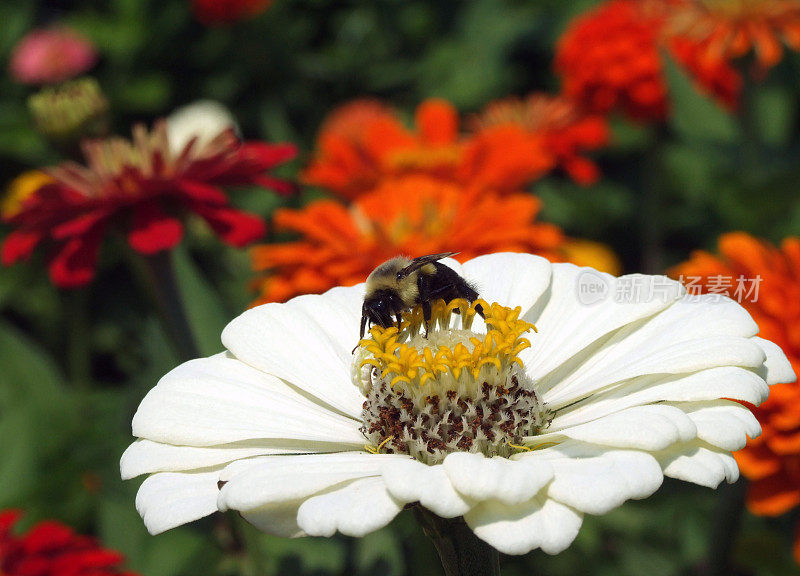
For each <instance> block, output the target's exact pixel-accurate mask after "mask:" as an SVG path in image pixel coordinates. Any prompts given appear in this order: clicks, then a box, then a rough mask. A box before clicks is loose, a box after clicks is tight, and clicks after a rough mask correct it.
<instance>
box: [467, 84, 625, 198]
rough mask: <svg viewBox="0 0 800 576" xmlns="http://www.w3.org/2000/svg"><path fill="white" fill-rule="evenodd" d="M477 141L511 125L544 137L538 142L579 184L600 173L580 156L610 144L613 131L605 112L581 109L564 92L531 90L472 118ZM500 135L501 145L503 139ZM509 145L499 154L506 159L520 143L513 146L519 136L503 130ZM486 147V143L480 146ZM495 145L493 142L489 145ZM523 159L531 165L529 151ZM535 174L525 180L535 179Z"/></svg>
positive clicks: (499, 102) (535, 135)
mask: <svg viewBox="0 0 800 576" xmlns="http://www.w3.org/2000/svg"><path fill="white" fill-rule="evenodd" d="M473 127H474V129H475V132H476V134H475V136H473V140H474V141H481V140H482V139H484V138H492V133H493V132H494V133H497V132H500V131H503V129H504V127H505V128H511V129H512V130H516V131H518V132H521V133H522V137H523V138H524V137H525V136H527V137H528V138H543V142H541V141H537V146H543V147H544V148H545V149H546V150H547V151H548V152H550V154H552V156H553V158H554V160H555V163H556V165H557V166H558V167H560V168H561V169H562V170H564V172H566V173H567V174H568V175H569V176H570V177H571V178H572V179H573V180H575V181H576V182H578V183H579V184H593V183H594V182H596V181H597V179H598V178H599V177H600V171H599V169H598V168H597V166H596V165H595V164H594V162H592V161H591V160H589V159H588V158H585V157H583V156H581V155H580V154H581V152H585V151H588V150H596V149H598V148H601V147H603V146H605V145H607V144H608V141H609V137H610V131H609V128H608V122H607V121H606V119H605V118H604V117H603V116H600V115H596V114H587V113H585V112H582V111H581V110H580V109H579V108H578V107H577V106H576V105H575V104H574V103H573V102H572V101H571V100H569V99H567V98H564V97H561V96H549V95H547V94H531V95H529V96H528V97H526V98H525V99H520V98H507V99H505V100H499V101H496V102H493V103H491V104H489V106H487V107H486V109H485V110H484V111H483V112H482V113H481V114H480V115H479V116H477V117H476V118H474V119H473ZM496 139H497V141H498V142H497V145H495V146H494V148H495V149H498V148H499V147H500V146H502V139H499V138H496ZM504 139H505V140H506V145H505V146H502V153H501V154H498V155H499V156H502V157H504V158H506V159H508V158H511V157H513V156H514V154H515V150H517V151H518V150H519V147H517V146H514V143H515V142H514V141H515V140H517V139H519V136H518V138H517V139H514V138H511V137H509V133H508V132H505V133H504ZM479 148H483V147H479ZM489 148H492V146H489ZM521 161H522V162H521V163H525V164H527V166H528V167H530V166H531V162H530V155H528V156H527V157H526V158H523V159H521ZM532 176H534V175H533V174H529V175H526V178H525V180H530V179H533V178H531V177H532Z"/></svg>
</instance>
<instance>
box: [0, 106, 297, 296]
mask: <svg viewBox="0 0 800 576" xmlns="http://www.w3.org/2000/svg"><path fill="white" fill-rule="evenodd" d="M83 149H84V155H85V157H86V161H87V166H82V165H79V164H76V163H74V162H68V163H65V164H62V165H60V166H57V167H54V168H50V169H47V170H45V172H47V173H48V174H50V175H51V176H52V177H53V178H54V179H55V182H53V183H50V184H46V185H44V186H42V187H41V188H39V189H38V190H37V191H36V192H35V193H34V194H32V195H31V196H29V197H28V198H26V199H25V201H24V203H23V205H22V207H21V209H20V211H19V212H18V213H17V214H14V215H11V216H8V217H5V221H6V222H8V223H9V224H11V225H12V226H13V227H14V228H15V230H14V231H13V232H12V233H11V234H10V235H9V236H8V237H7V238H6V239H5V241H4V242H3V245H2V248H0V258H1V259H2V263H3V264H4V265H6V266H9V265H11V264H14V263H15V262H17V261H18V260H22V259H26V258H28V257H29V256H30V255H31V254H32V252H33V250H34V248H36V246H37V245H38V244H40V243H42V242H46V243H48V244H49V245H50V246H51V248H52V252H51V254H50V260H49V269H50V277H51V279H52V281H53V283H54V284H56V285H58V286H61V287H65V288H69V287H77V286H81V285H84V284H86V283H88V282H89V281H91V279H92V278H93V277H94V271H95V266H96V260H97V253H98V249H99V246H100V242H101V240H102V239H103V236H104V235H105V233H106V232H107V231H108V230H109V229H112V228H118V229H122V230H123V231H124V232H125V233H126V234H127V237H128V243H129V244H130V246H131V247H132V248H133V249H135V250H136V251H138V252H141V253H143V254H153V253H155V252H159V251H161V250H167V249H169V248H172V247H173V246H175V245H176V244H177V243H178V242H180V240H181V238H182V236H183V224H182V222H181V218H180V217H181V216H183V215H185V214H187V213H193V214H197V215H199V216H200V217H201V218H203V219H204V220H205V221H206V222H207V223H208V225H209V226H210V227H211V229H212V230H213V231H214V232H215V233H216V234H217V235H218V236H219V237H220V238H221V239H222V241H223V242H226V243H228V244H231V245H233V246H244V245H246V244H248V243H250V242H252V241H254V240H257V239H258V238H260V237H261V236H263V234H264V231H265V227H264V223H263V221H262V220H261V219H260V218H259V217H258V216H255V215H253V214H248V213H246V212H241V211H239V210H236V209H234V208H232V207H230V206H229V205H228V197H227V195H226V194H225V193H224V191H223V190H222V188H221V187H222V186H237V185H247V184H250V185H253V184H255V185H261V186H265V187H267V188H271V189H272V190H275V191H277V192H281V193H287V192H290V191H291V190H292V186H291V185H290V184H289V183H288V182H285V181H282V180H278V179H275V178H273V177H270V176H267V175H264V174H263V172H264V171H266V170H269V169H270V168H273V167H274V166H276V165H278V164H280V163H282V162H285V161H287V160H289V159H291V158H292V157H294V155H295V154H296V150H295V148H294V146H292V145H269V144H265V143H261V142H241V141H240V140H239V139H238V138H237V137H236V136H235V135H234V133H233V131H232V130H225V131H223V132H221V133H220V134H219V135H218V136H217V137H216V138H214V139H212V140H211V141H210V142H208V143H207V144H204V145H197V139H194V140H192V141H191V142H189V143H188V144H187V145H186V146H185V147H184V148H183V149H182V150H181V151H180V152H179V153H171V152H170V147H169V137H168V133H167V129H166V126H165V123H164V122H163V121H162V122H158V123H157V124H156V125H155V127H154V129H153V130H152V131H151V132H149V133H148V131H147V130H146V129H145V128H144V126H136V127H135V128H134V130H133V141H132V142H131V141H128V140H124V139H122V138H110V139H107V140H96V141H88V142H86V143H84V146H83Z"/></svg>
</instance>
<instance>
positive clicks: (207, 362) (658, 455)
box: [121, 254, 794, 554]
mask: <svg viewBox="0 0 800 576" xmlns="http://www.w3.org/2000/svg"><path fill="white" fill-rule="evenodd" d="M446 262H447V263H448V265H450V266H451V267H453V268H454V269H455V270H456V271H457V272H459V273H460V274H462V275H463V276H464V277H465V278H467V279H468V280H470V281H472V282H474V283H475V285H476V286H477V287H478V289H479V292H480V294H481V297H482V299H483V300H485V301H486V302H488V303H498V304H500V305H501V306H506V307H511V308H514V307H520V310H519V312H520V314H519V318H521V319H522V320H524V321H527V322H532V323H534V324H535V325H536V329H537V330H538V332H537V333H534V332H533V331H529V332H525V330H526V329H527V326H526V325H525V324H524V323H521V322H520V321H518V320H516V319H515V314H514V312H513V311H509V310H506V309H503V308H502V307H500V306H493V307H487V306H485V307H484V309H485V310H486V312H487V323H489V324H491V326H490V328H491V329H492V332H493V336H490V337H486V324H485V323H484V322H483V321H482V320H481V319H480V318H478V317H474V314H473V313H470V312H469V310H467V309H462V310H461V313H460V314H458V315H453V317H452V320H451V321H450V323H449V324H448V327H446V328H442V326H441V323H439V324H437V325H436V326H432V327H431V334H430V335H429V338H428V339H427V340H426V339H424V338H421V337H420V336H418V335H417V336H414V333H413V331H414V330H418V329H419V326H418V325H417V326H416V328H414V327H413V326H412V324H413V322H411V323H409V324H408V325H406V324H405V323H404V327H403V332H404V333H403V334H401V335H399V338H400V340H401V341H403V340H404V341H405V343H406V344H410V345H412V346H416V347H417V350H418V351H419V355H418V357H416V359H415V357H414V353H413V351H412V350H411V348H410V347H409V346H400V347H398V346H397V345H396V344H392V343H391V342H390V343H388V344H387V342H386V339H387V338H389V339H390V338H391V331H392V330H393V329H389V330H381V329H378V330H375V331H373V333H372V336H373V338H377V339H378V340H380V339H381V338H383V339H384V340H383V341H382V343H381V342H376V341H372V342H371V343H369V344H368V345H366V346H365V345H362V346H361V347H360V348H359V350H358V352H356V354H355V355H353V354H351V350H352V349H353V345H354V344H355V343H356V340H357V334H358V326H359V319H360V311H361V304H362V300H363V296H364V286H363V285H359V286H355V287H352V288H334V289H332V290H330V291H328V292H326V293H325V294H322V295H308V296H300V297H298V298H295V299H293V300H291V301H289V302H287V303H285V304H266V305H264V306H260V307H257V308H254V309H251V310H248V311H247V312H245V313H244V314H242V315H241V316H240V317H239V318H237V319H236V320H234V321H233V322H231V324H230V325H228V327H227V328H226V329H225V331H224V332H223V334H222V342H223V344H224V345H225V347H226V348H227V351H226V352H224V353H222V354H219V355H217V356H214V357H211V358H205V359H200V360H194V361H191V362H187V363H185V364H183V365H181V366H179V367H178V368H176V369H175V370H173V371H172V372H170V373H169V374H167V375H166V376H165V377H164V378H162V379H161V381H160V382H159V383H158V385H157V386H156V387H155V388H153V390H151V391H150V393H149V394H148V395H147V397H146V398H145V399H144V400H143V401H142V404H141V406H140V407H139V410H138V412H137V413H136V416H135V417H134V420H133V433H134V435H136V436H138V437H139V440H137V441H136V442H134V443H133V444H132V445H131V446H130V448H128V450H127V451H126V452H125V454H124V455H123V457H122V463H121V468H122V476H123V477H124V478H132V477H134V476H137V475H140V474H150V476H149V477H148V478H147V479H146V480H145V481H144V483H143V484H142V486H141V489H140V490H139V493H138V496H137V499H136V506H137V509H138V510H139V512H140V514H141V515H142V517H143V518H144V522H145V524H146V525H147V527H148V529H149V530H150V531H151V532H153V533H157V532H161V531H164V530H167V529H169V528H172V527H174V526H178V525H180V524H183V523H186V522H189V521H191V520H195V519H198V518H201V517H203V516H206V515H208V514H211V513H212V512H214V511H216V510H227V509H233V510H238V511H239V512H240V513H241V514H242V516H244V518H246V519H247V520H248V521H250V522H252V523H253V524H254V525H256V526H257V527H258V528H260V529H262V530H264V531H266V532H269V533H272V534H277V535H282V536H301V535H315V536H330V535H332V534H334V533H335V532H336V531H337V530H338V531H340V532H342V533H344V534H348V535H351V536H363V535H364V534H367V533H368V532H371V531H373V530H377V529H379V528H381V527H383V526H385V525H386V524H388V523H389V522H390V521H391V520H392V518H394V516H395V515H396V514H397V513H398V512H400V510H402V509H403V506H404V505H406V504H409V503H415V502H419V503H420V504H421V505H422V506H424V507H425V508H427V509H429V510H430V511H432V512H433V513H435V514H437V515H438V516H440V517H443V518H454V517H458V516H463V517H464V519H465V521H466V523H467V524H468V525H469V526H470V527H471V528H472V530H473V531H474V532H475V534H476V535H477V536H478V537H479V538H481V539H483V540H484V541H486V542H488V543H489V544H491V545H492V546H493V547H494V548H496V549H498V550H500V551H502V552H505V553H508V554H522V553H526V552H528V551H529V550H531V549H533V548H541V549H542V550H544V551H545V552H549V553H557V552H559V551H561V550H564V549H565V548H566V547H567V546H569V544H570V543H571V542H572V541H573V539H574V538H575V537H576V535H577V533H578V529H579V528H580V526H581V522H582V520H583V515H584V514H604V513H606V512H608V511H609V510H611V509H612V508H615V507H617V506H619V505H620V504H622V503H623V502H625V501H626V500H628V499H631V498H644V497H647V496H649V495H650V494H652V493H653V492H654V491H655V490H656V489H657V488H658V487H659V486H660V485H661V483H662V480H663V477H664V476H669V477H672V478H678V479H681V480H686V481H689V482H694V483H696V484H701V485H703V486H710V487H715V486H717V485H718V484H719V483H720V482H721V481H723V480H727V481H728V482H733V481H735V480H736V479H737V477H738V469H737V466H736V462H735V461H734V459H733V458H732V456H731V454H730V452H731V451H733V450H738V449H740V448H742V447H743V446H744V445H745V442H746V436H750V437H751V438H752V437H755V436H757V435H758V434H759V433H760V427H759V424H758V422H757V421H756V419H755V418H754V417H753V415H752V414H751V413H750V412H749V411H748V410H747V408H745V407H744V406H743V405H741V404H739V403H737V402H735V401H734V400H740V401H746V402H750V403H752V404H760V403H761V402H762V401H763V400H764V399H765V398H766V397H767V394H768V387H767V384H772V383H776V382H787V381H791V380H793V379H794V374H793V372H792V370H791V367H790V365H789V363H788V361H787V360H786V358H785V356H784V355H783V353H782V352H781V350H780V349H779V348H778V347H777V346H776V345H775V344H773V343H771V342H769V341H766V340H763V339H761V338H758V337H756V333H757V331H758V328H757V326H756V324H755V323H754V322H753V320H752V319H751V317H750V316H749V315H748V313H747V312H746V311H745V310H744V309H743V308H742V307H740V306H739V305H738V304H736V303H735V302H733V301H731V300H728V299H724V298H723V299H717V300H715V299H714V297H713V296H693V297H688V296H685V294H684V290H683V288H682V286H681V285H680V284H679V283H677V282H675V281H672V280H669V279H667V278H665V277H661V276H642V275H631V276H624V277H621V278H614V277H612V276H609V275H607V274H601V273H599V272H595V271H593V270H591V269H589V268H578V267H576V266H574V265H571V264H551V263H549V262H548V261H546V260H544V259H542V258H539V257H536V256H531V255H527V254H494V255H489V256H482V257H479V258H475V259H474V260H471V261H469V262H467V263H465V264H464V265H463V266H462V265H459V264H458V263H457V262H455V261H452V260H448V261H446ZM587 286H588V288H587ZM592 286H593V287H594V291H593V290H592ZM629 289H634V290H635V293H633V292H630V290H629ZM598 290H599V291H598ZM598 294H599V296H598ZM626 294H627V295H629V296H630V295H633V297H632V298H627V299H626V298H623V296H625V295H626ZM603 296H605V297H603ZM439 317H441V311H440V314H439ZM470 322H472V324H471V326H470ZM409 330H411V332H412V333H411V334H408V333H406V332H408V331H409ZM523 336H524V338H523ZM397 338H398V336H395V339H397ZM526 339H527V340H529V341H530V343H531V344H532V346H531V347H530V348H527V349H524V348H525V344H526V343H525V340H526ZM437 346H438V347H441V346H447V347H448V349H447V351H446V352H443V350H444V348H438V349H437ZM459 346H461V348H459ZM424 348H431V349H432V350H431V353H426V352H424ZM393 350H394V351H395V353H396V354H400V355H401V356H403V355H405V356H403V357H402V358H399V359H397V361H396V362H394V363H393V364H392V360H391V358H390V357H389V356H386V354H390V353H392V351H393ZM459 354H460V356H459ZM365 361H366V362H365ZM382 362H383V363H382ZM390 364H391V365H390ZM435 366H438V368H436V367H435ZM476 366H477V369H474V368H475V367H476ZM459 367H463V368H462V369H459ZM454 372H458V374H455V373H454ZM426 373H427V374H432V375H433V376H434V377H430V376H424V375H425V374H426ZM476 374H477V379H476V377H475V376H476ZM723 398H725V399H723ZM365 444H366V445H367V446H366V447H365ZM387 452H392V453H387ZM403 452H406V453H403ZM407 453H411V454H413V455H414V456H416V458H417V459H415V458H412V457H410V456H409V455H408V454H407Z"/></svg>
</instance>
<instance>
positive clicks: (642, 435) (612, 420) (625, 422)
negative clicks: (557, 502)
mask: <svg viewBox="0 0 800 576" xmlns="http://www.w3.org/2000/svg"><path fill="white" fill-rule="evenodd" d="M696 434H697V428H696V427H695V425H694V423H693V422H692V421H691V420H690V419H689V417H688V416H687V415H686V414H685V413H684V412H683V411H682V410H680V409H679V408H675V407H674V406H667V405H664V404H654V405H647V406H635V407H633V408H628V409H627V410H621V411H619V412H615V413H613V414H610V415H608V416H605V417H603V418H598V419H596V420H592V421H591V422H586V423H584V424H579V425H577V426H572V427H569V428H565V429H563V430H559V431H557V432H552V433H545V434H540V435H537V436H529V437H527V438H526V439H525V440H526V441H527V442H529V443H537V444H538V443H543V442H549V441H553V440H556V441H557V440H558V438H559V437H561V436H565V437H567V438H572V439H574V440H580V441H583V442H588V443H591V444H600V445H604V446H614V447H617V448H638V449H641V450H662V449H664V448H666V447H667V446H669V445H670V444H673V443H675V442H686V441H689V440H691V439H692V438H694V437H695V435H696Z"/></svg>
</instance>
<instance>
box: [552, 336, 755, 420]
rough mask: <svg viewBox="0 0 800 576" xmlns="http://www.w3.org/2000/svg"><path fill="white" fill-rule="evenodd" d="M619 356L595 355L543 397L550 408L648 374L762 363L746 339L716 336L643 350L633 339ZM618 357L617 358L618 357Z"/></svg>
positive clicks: (669, 341) (666, 343) (668, 341)
mask: <svg viewBox="0 0 800 576" xmlns="http://www.w3.org/2000/svg"><path fill="white" fill-rule="evenodd" d="M624 348H625V350H624V353H623V350H619V351H618V352H620V354H618V355H617V354H615V355H614V357H613V359H612V358H611V357H610V355H602V354H600V353H598V354H597V355H596V356H595V357H593V359H592V363H591V366H589V367H588V369H587V370H580V371H577V372H576V373H575V374H574V377H570V378H569V379H565V380H564V381H563V382H562V383H561V384H558V385H556V386H555V387H553V388H552V389H551V390H549V391H548V392H547V393H545V394H544V395H543V396H542V399H543V400H544V402H545V403H547V404H548V405H549V406H550V407H551V408H556V409H557V408H558V407H560V406H566V405H568V404H572V403H573V402H575V401H576V400H579V399H581V398H584V397H586V396H588V395H590V394H594V393H597V392H598V391H600V390H603V389H605V388H608V387H609V386H611V385H613V384H616V383H618V382H622V381H623V380H628V379H631V378H637V377H639V376H645V375H648V374H686V373H690V372H699V371H701V370H706V369H708V368H714V367H717V366H740V367H745V368H753V369H756V368H758V367H759V366H761V365H762V364H763V362H764V352H763V350H762V349H761V348H760V347H759V346H757V345H756V344H754V343H753V342H752V341H751V340H750V339H748V338H739V337H735V336H715V337H710V338H707V339H697V340H690V341H684V342H680V341H675V340H674V339H672V340H670V339H668V338H667V339H665V340H664V342H662V343H660V344H658V345H652V346H650V347H649V348H645V347H643V346H641V345H639V344H637V343H636V342H635V341H634V339H633V338H631V339H630V341H629V342H628V343H626V344H624ZM617 356H619V357H617Z"/></svg>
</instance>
